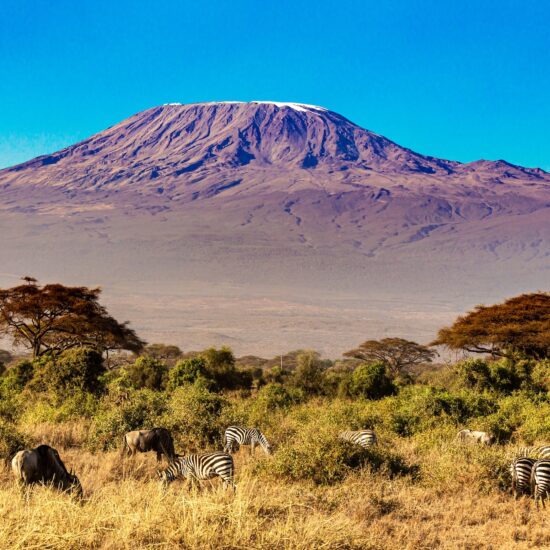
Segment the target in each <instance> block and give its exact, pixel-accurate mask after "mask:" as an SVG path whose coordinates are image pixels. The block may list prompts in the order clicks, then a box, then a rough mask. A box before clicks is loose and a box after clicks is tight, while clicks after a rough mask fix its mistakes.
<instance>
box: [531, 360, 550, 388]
mask: <svg viewBox="0 0 550 550" xmlns="http://www.w3.org/2000/svg"><path fill="white" fill-rule="evenodd" d="M531 377H532V381H533V385H534V387H535V388H536V389H538V390H540V391H546V392H550V359H545V360H544V361H538V362H537V363H536V364H535V365H534V366H533V369H532V372H531Z"/></svg>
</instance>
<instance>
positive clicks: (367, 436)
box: [338, 430, 376, 449]
mask: <svg viewBox="0 0 550 550" xmlns="http://www.w3.org/2000/svg"><path fill="white" fill-rule="evenodd" d="M338 437H339V438H340V439H343V440H344V441H350V442H351V443H355V444H356V445H361V447H364V448H365V449H366V448H368V447H372V446H373V445H375V444H376V434H375V433H374V431H373V430H359V431H355V432H350V431H347V432H342V433H340V435H339V436H338Z"/></svg>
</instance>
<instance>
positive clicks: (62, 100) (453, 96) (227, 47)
mask: <svg viewBox="0 0 550 550" xmlns="http://www.w3.org/2000/svg"><path fill="white" fill-rule="evenodd" d="M255 99H256V100H262V99H263V100H278V101H297V102H302V103H313V104H317V105H322V106H325V107H328V108H330V109H332V110H335V111H337V112H339V113H341V114H343V115H345V116H346V117H347V118H349V119H351V120H353V121H354V122H356V123H358V124H360V125H362V126H364V127H366V128H369V129H371V130H373V131H376V132H378V133H381V134H383V135H385V136H387V137H389V138H390V139H393V140H394V141H397V142H398V143H400V144H402V145H405V146H407V147H410V148H412V149H415V150H416V151H418V152H420V153H424V154H432V155H436V156H440V157H444V158H449V159H455V160H461V161H471V160H475V159H478V158H487V159H498V158H504V159H506V160H509V161H511V162H514V163H517V164H523V165H526V166H541V167H543V168H545V169H546V170H550V2H549V1H548V0H517V1H510V0H498V1H497V0H425V1H415V0H400V1H398V0H378V1H371V0H362V1H359V0H358V1H346V0H341V1H337V0H318V1H302V0H294V1H292V2H286V1H278V2H270V1H268V0H266V1H264V2H261V1H258V0H250V1H239V0H228V1H221V0H210V1H208V2H204V1H200V0H196V1H192V2H191V1H184V0H181V1H163V0H157V1H156V2H153V1H147V2H145V1H140V0H132V1H128V0H109V1H104V0H94V1H88V2H82V1H79V0H71V1H68V0H55V1H46V0H42V1H38V0H0V167H5V166H9V165H12V164H15V163H18V162H22V161H24V160H27V159H29V158H32V157H34V156H37V155H39V154H45V153H49V152H52V151H54V150H57V149H60V148H61V147H63V146H66V145H69V144H71V143H74V142H76V141H78V140H80V139H83V138H85V137H87V136H89V135H91V134H93V133H95V132H97V131H100V130H102V129H104V128H106V127H108V126H111V125H113V124H115V123H116V122H118V121H120V120H122V119H123V118H125V117H127V116H129V115H131V114H133V113H135V112H138V111H141V110H143V109H146V108H148V107H152V106H154V105H158V104H161V103H168V102H182V103H188V102H197V101H211V100H245V101H246V100H255Z"/></svg>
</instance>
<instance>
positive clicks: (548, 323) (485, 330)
mask: <svg viewBox="0 0 550 550" xmlns="http://www.w3.org/2000/svg"><path fill="white" fill-rule="evenodd" d="M432 345H442V346H447V347H449V348H451V349H462V350H465V351H469V352H473V353H489V354H491V355H493V356H498V357H509V358H514V357H517V356H520V357H525V358H532V359H544V358H547V357H549V356H550V294H548V293H546V292H536V293H532V294H521V295H520V296H516V297H514V298H510V299H508V300H506V301H505V302H504V303H502V304H496V305H492V306H485V305H479V306H476V307H475V308H474V310H473V311H471V312H469V313H467V314H466V315H463V316H460V317H458V319H457V320H456V321H455V322H454V324H453V325H452V326H450V327H446V328H442V329H441V330H440V331H439V333H438V336H437V339H436V340H435V341H434V342H433V343H432Z"/></svg>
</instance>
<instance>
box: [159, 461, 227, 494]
mask: <svg viewBox="0 0 550 550" xmlns="http://www.w3.org/2000/svg"><path fill="white" fill-rule="evenodd" d="M157 473H158V476H159V478H160V479H161V481H162V482H163V483H164V484H165V485H168V484H169V483H172V481H174V480H175V479H177V478H178V477H184V478H186V479H187V480H189V481H190V482H191V485H195V483H197V482H198V481H200V480H205V479H212V478H214V477H216V476H218V477H221V478H222V480H223V483H224V485H225V486H230V487H233V490H235V482H234V481H233V477H234V474H235V467H234V465H233V457H232V456H231V455H229V454H227V453H221V452H215V453H204V454H200V455H187V456H179V455H178V456H177V457H176V459H175V460H173V461H172V462H171V463H170V465H169V466H168V468H166V470H164V471H158V472H157Z"/></svg>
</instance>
